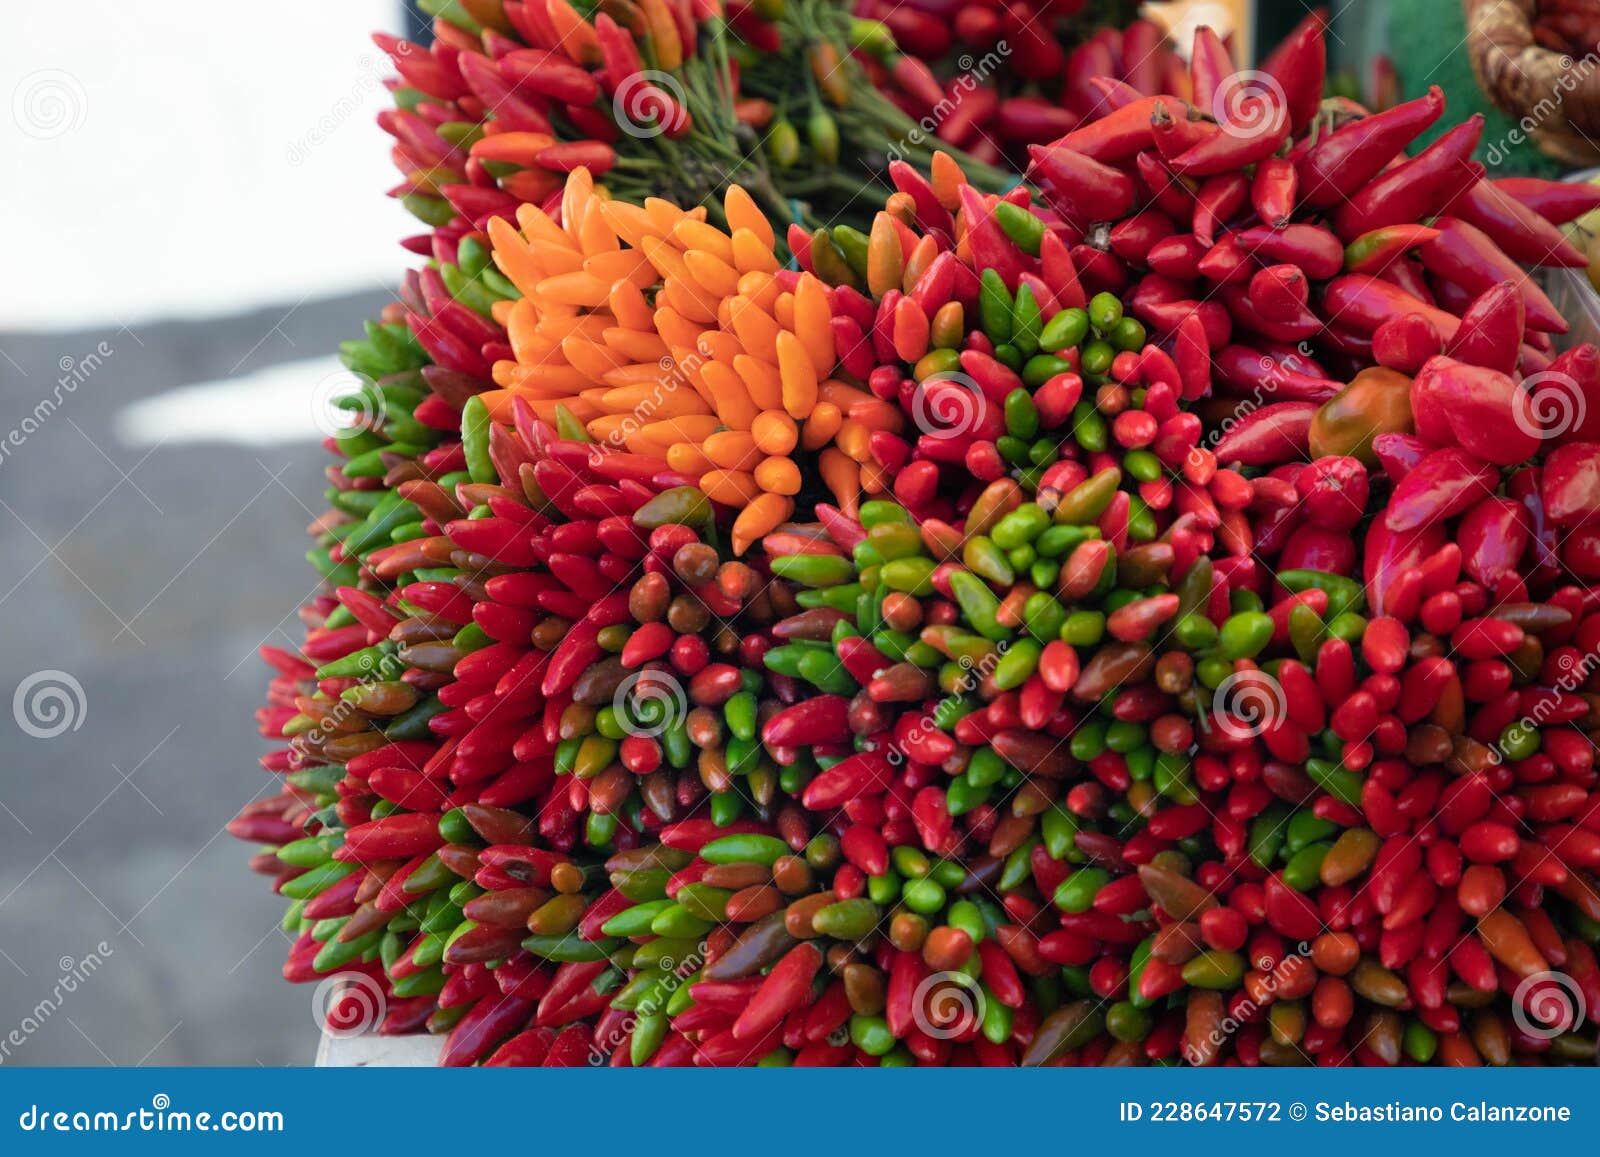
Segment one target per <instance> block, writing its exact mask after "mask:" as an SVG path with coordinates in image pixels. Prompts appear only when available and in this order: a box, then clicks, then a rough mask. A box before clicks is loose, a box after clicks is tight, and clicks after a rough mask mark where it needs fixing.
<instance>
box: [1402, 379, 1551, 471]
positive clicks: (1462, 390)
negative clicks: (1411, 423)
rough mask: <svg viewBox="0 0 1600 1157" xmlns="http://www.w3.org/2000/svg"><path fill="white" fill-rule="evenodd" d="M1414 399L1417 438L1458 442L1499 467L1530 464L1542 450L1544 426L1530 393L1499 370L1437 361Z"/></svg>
mask: <svg viewBox="0 0 1600 1157" xmlns="http://www.w3.org/2000/svg"><path fill="white" fill-rule="evenodd" d="M1411 397H1412V413H1413V414H1414V415H1415V417H1416V422H1417V433H1418V434H1420V435H1421V436H1422V437H1424V438H1427V439H1428V440H1430V441H1433V442H1439V443H1448V442H1455V443H1456V444H1457V445H1459V446H1462V447H1464V448H1465V449H1467V450H1469V451H1471V452H1472V453H1473V454H1475V455H1476V456H1477V457H1479V458H1482V459H1486V460H1487V461H1489V462H1492V463H1494V464H1496V465H1499V466H1514V465H1516V464H1518V463H1520V462H1523V461H1526V460H1527V459H1529V458H1531V457H1532V456H1533V455H1534V453H1535V452H1536V451H1537V450H1538V448H1539V442H1540V437H1539V431H1540V427H1541V423H1540V422H1539V420H1538V418H1537V416H1536V415H1535V414H1534V413H1533V410H1532V404H1531V400H1530V396H1529V394H1528V392H1527V391H1526V390H1524V389H1523V388H1522V387H1521V386H1519V385H1518V384H1517V383H1516V382H1514V381H1512V380H1511V378H1509V377H1508V376H1506V375H1505V374H1503V373H1500V372H1499V371H1497V370H1492V369H1487V368H1485V367H1482V366H1469V365H1465V364H1463V363H1461V362H1457V361H1454V360H1452V359H1450V358H1447V357H1439V358H1434V359H1432V360H1431V361H1429V362H1428V364H1427V365H1425V366H1423V368H1422V370H1421V372H1420V373H1418V375H1417V378H1416V380H1415V381H1414V382H1413V383H1412V390H1411ZM1441 419H1442V420H1443V421H1442V423H1441ZM1441 425H1443V426H1447V427H1448V429H1449V431H1450V434H1449V436H1443V435H1442V432H1441Z"/></svg>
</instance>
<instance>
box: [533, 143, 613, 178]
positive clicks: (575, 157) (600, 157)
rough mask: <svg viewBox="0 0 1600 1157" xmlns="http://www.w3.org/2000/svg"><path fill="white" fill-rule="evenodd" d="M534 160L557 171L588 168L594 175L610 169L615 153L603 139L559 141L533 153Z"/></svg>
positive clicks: (566, 171)
mask: <svg viewBox="0 0 1600 1157" xmlns="http://www.w3.org/2000/svg"><path fill="white" fill-rule="evenodd" d="M533 159H534V160H535V161H537V162H538V163H539V164H541V165H543V166H544V167H545V168H547V169H554V170H555V171H556V172H558V173H570V172H572V171H573V170H575V169H588V170H589V172H591V173H593V174H594V175H595V176H597V177H598V176H600V175H601V174H603V173H608V172H610V171H611V166H612V165H614V164H616V163H617V153H616V150H615V149H613V148H612V147H611V146H610V145H608V144H606V143H605V142H604V141H560V142H558V143H556V144H553V145H550V146H549V147H547V148H543V149H540V150H539V151H538V152H537V153H535V154H534V158H533Z"/></svg>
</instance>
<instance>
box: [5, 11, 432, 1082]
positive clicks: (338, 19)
mask: <svg viewBox="0 0 1600 1157" xmlns="http://www.w3.org/2000/svg"><path fill="white" fill-rule="evenodd" d="M49 8H50V6H48V5H46V6H37V5H36V6H33V7H32V8H30V9H29V10H28V11H27V12H25V13H20V15H21V16H22V19H23V23H24V27H23V29H22V30H21V34H20V35H16V36H12V37H7V38H6V43H4V44H0V96H5V97H9V98H10V105H9V108H8V109H7V107H6V106H3V105H0V148H3V149H4V150H5V155H6V156H7V157H8V162H9V165H8V171H9V173H10V176H9V178H8V180H7V182H5V187H3V188H0V219H4V220H6V221H8V222H10V223H11V225H10V226H9V227H8V233H7V250H8V252H7V258H8V259H7V263H6V264H7V277H6V279H5V284H4V285H3V287H0V560H3V565H0V623H3V626H0V640H3V645H0V750H3V751H4V755H3V757H0V1064H9V1065H66V1064H87V1065H103V1064H113V1065H135V1064H148V1065H156V1064H169V1065H170V1064H179V1065H189V1064H225V1065H255V1064H262V1065H282V1064H309V1063H310V1062H311V1060H312V1058H313V1056H314V1054H315V1050H316V1045H317V1039H318V1037H317V1030H316V1028H315V1026H314V1023H313V1019H312V1011H311V992H310V989H309V988H308V987H304V986H290V985H287V984H285V983H284V982H283V981H282V979H281V976H280V974H279V969H280V966H281V964H282V960H283V956H284V953H285V950H286V947H287V945H286V943H285V940H284V938H283V936H282V935H281V933H279V932H278V931H277V925H278V920H279V918H280V916H281V915H282V910H283V905H282V903H280V902H279V901H278V900H277V899H276V898H275V897H274V896H272V895H271V894H270V892H269V891H268V889H267V888H266V887H265V885H264V881H263V880H262V879H261V878H260V877H257V876H253V875H252V874H251V873H249V872H248V871H247V870H246V866H245V862H246V860H247V859H248V857H249V855H250V852H251V850H252V849H251V847H250V846H249V845H245V844H241V843H239V842H238V841H236V840H234V839H232V838H231V837H229V836H228V835H227V834H226V833H225V832H223V830H222V828H223V825H224V824H225V823H226V822H227V821H228V820H229V819H230V818H232V816H233V815H234V814H235V812H236V811H237V810H238V808H239V806H240V805H241V804H243V803H244V802H245V801H246V800H247V799H249V798H251V796H252V793H256V792H259V791H262V790H263V789H268V790H270V782H269V778H270V777H269V776H268V775H267V774H266V773H265V772H263V771H262V770H261V769H260V768H259V766H258V765H257V763H256V760H257V758H258V757H259V756H260V755H261V754H262V753H263V752H264V751H265V750H267V745H266V744H265V743H264V741H263V740H262V739H261V738H260V737H259V736H258V735H257V734H256V732H255V729H254V726H253V718H252V715H253V711H254V709H255V707H256V706H257V704H258V702H259V701H260V698H261V694H262V691H263V688H264V686H265V683H266V679H267V675H266V670H265V668H264V667H263V666H262V665H261V664H260V662H259V661H258V660H257V659H256V657H255V649H256V647H257V646H258V645H259V644H261V643H262V642H263V641H267V640H269V639H270V640H272V641H274V642H277V643H279V644H280V645H287V646H293V645H294V644H295V642H296V640H297V639H298V637H299V630H300V628H299V623H298V620H297V618H296V617H295V614H294V611H295V608H296V607H297V606H298V604H299V602H300V601H301V599H302V598H303V597H304V596H305V595H307V594H308V593H309V592H310V590H311V588H312V583H313V580H314V576H313V573H312V571H311V570H310V568H309V567H308V566H307V564H306V563H305V561H304V559H303V558H302V557H301V552H302V550H303V549H304V548H303V546H302V545H301V544H302V541H303V539H302V537H301V533H302V529H303V528H304V526H305V524H306V523H307V522H308V521H309V520H310V518H311V516H312V514H313V513H314V512H315V511H316V510H317V509H318V507H319V504H320V499H319V495H320V492H321V489H322V485H323V480H322V476H321V474H322V469H323V466H324V464H325V461H326V459H325V456H324V453H323V451H322V449H321V447H320V445H319V440H320V437H321V433H320V432H319V431H318V430H317V429H316V426H315V424H314V420H313V419H314V415H313V413H312V409H311V405H310V403H309V401H308V398H309V397H310V392H311V390H312V389H313V387H315V386H316V385H317V383H318V382H319V381H320V380H322V379H324V378H325V377H326V376H327V375H328V374H329V373H330V372H333V371H334V370H335V369H336V366H335V363H334V362H333V361H332V360H331V355H332V354H333V352H334V350H335V349H336V347H337V344H338V342H339V341H341V340H343V339H346V338H351V337H357V336H359V335H360V327H361V322H362V321H363V320H364V319H366V318H368V317H371V316H373V315H374V314H375V313H376V311H377V310H378V309H379V308H380V307H381V306H382V304H383V303H384V302H385V301H386V300H388V299H389V294H388V286H389V284H391V283H392V281H393V279H394V277H395V276H396V275H397V274H398V272H399V271H400V270H401V269H403V268H404V267H405V266H406V264H408V263H409V261H410V260H411V259H410V258H409V257H408V255H406V254H404V253H402V252H401V251H400V250H399V249H398V248H397V247H396V245H395V241H396V240H397V239H398V238H399V237H401V236H403V235H404V234H406V233H408V232H412V231H413V230H412V229H411V228H409V227H408V226H407V224H406V218H405V215H404V214H403V213H402V212H401V211H400V210H399V208H398V207H397V206H394V205H393V204H391V203H390V202H388V201H386V200H385V199H384V197H383V196H382V193H383V190H384V189H385V188H387V187H388V186H389V185H390V184H392V183H393V180H394V177H393V170H392V169H391V168H390V165H389V161H388V157H387V149H386V144H385V142H386V140H387V138H386V137H385V136H384V135H383V134H382V133H381V132H380V131H379V130H378V129H377V128H376V127H375V126H374V125H373V123H372V118H373V116H374V115H375V114H376V112H377V110H378V109H379V108H381V107H383V106H384V105H386V104H387V94H386V93H385V92H384V91H383V89H382V87H381V85H380V84H379V80H380V79H381V77H383V76H384V75H387V74H388V72H389V69H388V66H387V61H386V60H385V59H384V58H383V57H382V54H381V53H379V52H378V51H377V50H376V48H374V47H373V46H372V44H371V42H370V41H369V40H368V39H367V32H368V31H369V30H370V29H371V28H375V27H385V28H388V29H390V30H394V31H399V30H401V29H402V28H403V27H404V23H403V21H404V17H403V15H402V13H401V10H400V5H399V4H398V3H393V2H390V0H344V2H342V3H341V4H340V5H338V7H337V10H336V11H335V10H332V9H329V8H327V7H326V6H325V5H322V4H320V3H313V2H311V0H285V2H284V3H281V4H279V5H276V6H275V7H274V10H273V13H272V14H271V20H270V24H266V25H263V22H262V17H261V13H260V12H259V11H256V10H249V9H240V10H238V11H237V12H235V11H233V10H230V9H218V8H217V7H216V6H215V5H213V4H202V3H199V2H198V0H174V2H173V3H169V4H164V5H162V6H160V9H159V10H156V9H144V8H141V9H140V10H139V11H138V12H137V14H136V13H135V12H134V10H133V9H132V8H130V7H128V6H126V5H122V4H119V3H114V2H112V0H88V2H87V3H85V4H83V5H76V6H72V7H71V10H70V11H69V10H67V9H60V10H58V11H54V12H52V11H50V10H49ZM85 28H88V29H91V30H93V31H92V33H91V34H89V35H86V34H85V33H84V29H85ZM7 112H9V115H7ZM18 223H23V224H22V225H21V226H20V227H19V226H18ZM197 386H198V387H200V392H198V393H196V392H193V390H194V388H195V387H197ZM184 389H189V390H190V391H191V392H190V393H187V394H185V393H182V392H179V393H176V394H174V393H173V391H181V390H184ZM41 407H42V408H41ZM40 673H50V674H45V675H41V674H40ZM30 681H34V682H32V692H31V694H30V693H29V692H27V691H26V690H24V694H23V699H22V700H21V701H20V702H18V701H17V700H15V699H14V696H15V695H16V694H17V692H18V689H19V687H24V685H25V684H29V683H30ZM74 684H76V687H81V696H80V695H79V694H78V692H77V691H76V690H75V688H74V686H73V685H74ZM51 686H53V687H57V688H63V689H64V692H65V698H62V699H57V700H55V701H53V702H51V701H49V696H48V694H46V693H45V689H46V688H47V687H51ZM41 695H42V696H43V697H42V698H41V697H40V696H41ZM30 701H31V702H32V704H33V706H32V707H30V706H29V705H28V704H29V702H30ZM55 709H61V710H64V711H65V712H66V714H65V715H53V714H51V712H52V711H53V710H55ZM24 722H26V723H27V724H28V726H29V727H30V728H31V729H32V731H33V732H43V733H48V732H50V731H53V730H60V734H57V735H54V736H50V737H43V738H41V737H38V736H37V735H35V734H30V733H29V731H28V730H25V729H24V726H23V724H24ZM102 942H103V943H104V945H105V949H101V948H100V947H99V946H100V944H101V943H102ZM107 950H109V951H107ZM89 972H92V975H87V977H86V978H85V979H81V981H80V980H79V979H77V978H79V977H84V976H85V974H86V973H89ZM63 977H67V978H69V982H68V983H65V984H63V983H62V981H63ZM68 989H71V991H67V990H68ZM19 1040H20V1042H21V1043H20V1044H19V1043H18V1041H19Z"/></svg>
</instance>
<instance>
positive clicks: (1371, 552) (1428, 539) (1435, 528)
mask: <svg viewBox="0 0 1600 1157" xmlns="http://www.w3.org/2000/svg"><path fill="white" fill-rule="evenodd" d="M1444 543H1445V528H1444V526H1443V524H1442V523H1440V522H1438V521H1434V522H1431V523H1428V524H1426V525H1424V526H1422V527H1420V528H1418V529H1416V530H1412V531H1405V532H1400V531H1394V530H1391V529H1390V528H1389V526H1388V524H1387V522H1386V521H1385V520H1384V519H1382V518H1375V519H1373V520H1372V525H1371V526H1370V527H1369V528H1368V529H1367V537H1366V541H1365V543H1364V544H1363V548H1362V577H1363V580H1364V581H1365V583H1366V587H1367V601H1368V602H1369V603H1370V604H1371V605H1372V609H1373V610H1374V611H1375V612H1377V613H1378V614H1391V613H1394V614H1396V615H1397V617H1401V618H1404V617H1406V616H1401V615H1399V614H1398V612H1397V611H1395V610H1393V609H1391V602H1392V600H1391V597H1390V592H1391V589H1392V588H1393V587H1394V586H1395V583H1396V581H1397V580H1398V579H1399V578H1400V576H1401V575H1403V574H1404V573H1405V572H1406V571H1408V570H1411V569H1412V568H1414V567H1417V566H1419V565H1420V564H1421V563H1422V562H1423V561H1424V560H1425V559H1427V558H1429V557H1430V556H1432V555H1433V554H1434V553H1435V552H1436V551H1438V550H1439V548H1440V547H1442V546H1443V545H1444ZM1320 677H1321V672H1320V670H1319V672H1318V681H1319V682H1320V681H1321V679H1320ZM1335 698H1336V697H1335ZM1330 701H1332V700H1331V699H1330Z"/></svg>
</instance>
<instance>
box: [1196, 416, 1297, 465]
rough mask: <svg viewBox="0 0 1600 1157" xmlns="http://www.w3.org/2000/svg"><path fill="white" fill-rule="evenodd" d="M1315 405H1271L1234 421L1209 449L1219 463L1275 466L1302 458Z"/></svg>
mask: <svg viewBox="0 0 1600 1157" xmlns="http://www.w3.org/2000/svg"><path fill="white" fill-rule="evenodd" d="M1316 412H1317V405H1316V403H1315V402H1274V403H1272V404H1271V405H1267V406H1262V407H1261V408H1260V409H1258V410H1255V411H1253V412H1252V413H1250V414H1248V415H1246V416H1245V417H1244V418H1242V419H1240V420H1239V421H1237V422H1235V423H1234V425H1233V427H1232V429H1230V430H1228V432H1227V433H1226V434H1224V435H1223V436H1222V438H1221V439H1219V440H1218V442H1217V444H1216V445H1215V446H1214V447H1212V452H1213V453H1214V454H1215V455H1216V456H1217V461H1218V462H1238V463H1240V464H1241V465H1244V466H1275V465H1277V464H1279V463H1281V462H1291V461H1293V460H1295V459H1296V458H1299V457H1302V456H1304V454H1305V453H1306V444H1307V440H1308V438H1309V436H1310V432H1311V419H1312V418H1313V417H1314V416H1315V415H1316Z"/></svg>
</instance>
